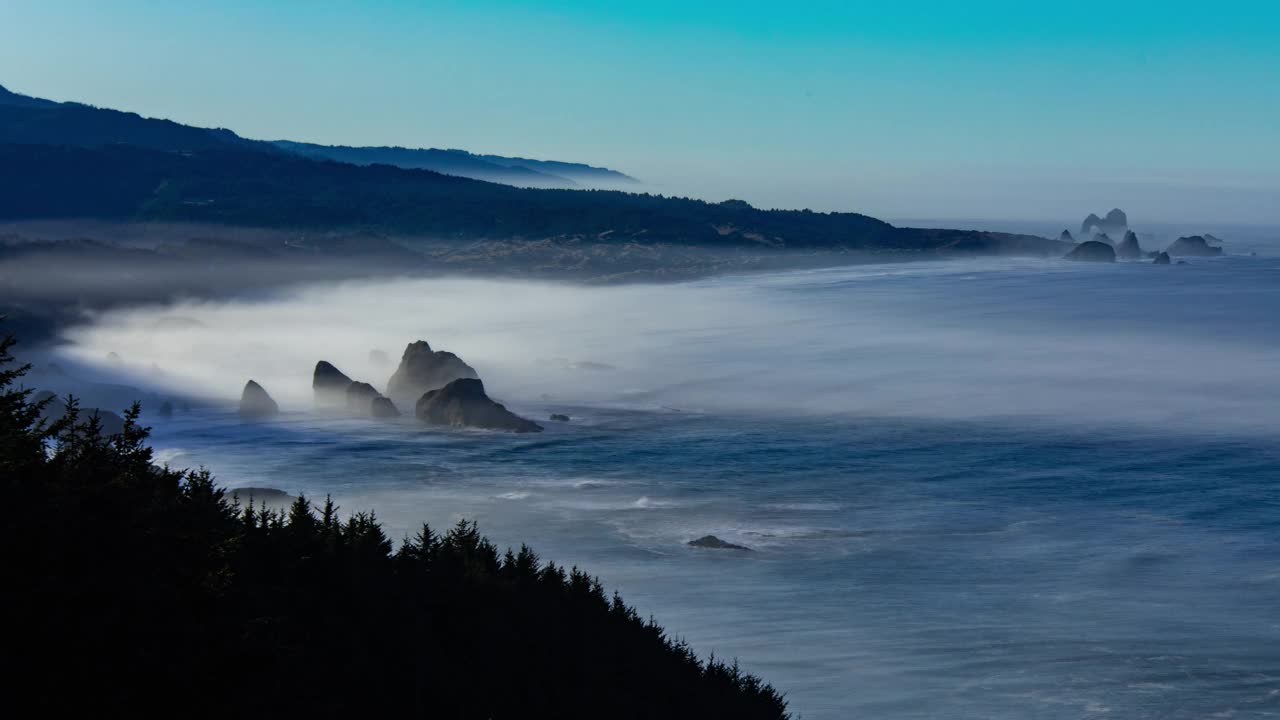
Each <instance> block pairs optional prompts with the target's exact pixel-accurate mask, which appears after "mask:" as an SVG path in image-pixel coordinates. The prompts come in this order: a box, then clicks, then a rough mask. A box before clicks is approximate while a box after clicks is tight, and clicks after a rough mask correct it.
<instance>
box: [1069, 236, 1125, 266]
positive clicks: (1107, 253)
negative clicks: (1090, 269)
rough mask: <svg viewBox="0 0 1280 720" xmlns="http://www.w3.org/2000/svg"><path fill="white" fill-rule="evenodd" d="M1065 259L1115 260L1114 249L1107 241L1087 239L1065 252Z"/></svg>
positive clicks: (1081, 260) (1079, 260) (1078, 260)
mask: <svg viewBox="0 0 1280 720" xmlns="http://www.w3.org/2000/svg"><path fill="white" fill-rule="evenodd" d="M1066 259H1067V260H1075V261H1076V262H1115V261H1116V251H1115V248H1113V247H1111V246H1110V245H1108V244H1107V243H1104V242H1098V241H1097V240H1088V241H1086V242H1082V243H1080V244H1079V245H1077V246H1076V247H1075V249H1074V250H1072V251H1071V252H1069V253H1067V254H1066Z"/></svg>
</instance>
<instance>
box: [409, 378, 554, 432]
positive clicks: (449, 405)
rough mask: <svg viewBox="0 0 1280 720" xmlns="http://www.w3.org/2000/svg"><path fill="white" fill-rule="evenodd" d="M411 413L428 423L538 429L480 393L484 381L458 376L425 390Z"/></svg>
mask: <svg viewBox="0 0 1280 720" xmlns="http://www.w3.org/2000/svg"><path fill="white" fill-rule="evenodd" d="M414 415H415V416H417V418H418V419H419V420H422V421H423V422H427V423H431V424H432V425H450V426H453V427H474V428H484V429H487V430H507V431H510V432H539V431H541V430H542V427H541V426H540V425H538V424H537V423H535V422H533V421H531V420H525V419H524V418H522V417H520V416H518V415H516V414H515V413H512V412H511V411H510V410H507V409H506V408H505V407H503V406H502V405H500V404H498V403H496V402H494V401H492V400H490V399H489V396H488V395H486V394H485V392H484V383H482V382H480V380H478V379H476V378H460V379H458V380H454V381H453V382H451V383H449V384H448V385H445V386H444V387H442V388H440V389H438V390H431V391H428V392H427V393H426V394H424V395H423V396H422V397H421V398H420V399H419V400H418V403H417V405H415V406H414Z"/></svg>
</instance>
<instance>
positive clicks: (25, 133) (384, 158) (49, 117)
mask: <svg viewBox="0 0 1280 720" xmlns="http://www.w3.org/2000/svg"><path fill="white" fill-rule="evenodd" d="M0 143H18V144H44V145H71V146H77V147H100V146H103V145H114V144H127V145H135V146H137V147H144V148H151V149H154V150H171V151H197V150H211V149H219V148H237V149H242V150H257V151H262V152H273V153H277V152H289V153H293V154H298V155H303V156H305V157H310V158H316V159H323V160H334V161H337V162H345V163H351V164H353V165H373V164H383V165H394V166H397V167H402V168H407V169H421V170H433V171H435V172H439V173H444V174H446V175H456V176H458V177H466V178H472V179H475V180H484V181H487V182H496V183H503V184H506V185H516V186H520V187H558V188H570V187H578V186H586V187H601V186H606V185H609V186H613V185H624V184H634V183H635V182H636V181H635V179H634V178H631V177H629V176H627V175H624V174H623V173H620V172H617V171H615V170H609V169H606V168H598V167H592V166H590V165H583V164H580V163H567V162H557V161H549V160H527V159H524V158H508V157H502V156H500V155H475V154H472V153H469V152H467V151H465V150H437V149H413V148H402V147H346V146H329V145H316V144H313V143H301V142H293V141H290V140H277V141H274V142H264V141H260V140H249V139H246V138H242V137H240V136H239V135H237V134H236V133H234V132H232V131H230V130H226V129H221V128H219V129H208V128H199V127H193V126H190V125H182V124H180V123H176V122H173V121H171V120H158V119H153V118H144V117H142V116H141V115H138V114H137V113H131V112H121V111H119V110H109V109H105V108H98V107H93V106H91V105H83V104H80V103H74V102H64V103H60V102H54V101H52V100H44V99H41V98H36V97H29V96H27V95H20V94H18V93H14V92H11V91H9V90H7V89H5V88H4V87H3V86H0Z"/></svg>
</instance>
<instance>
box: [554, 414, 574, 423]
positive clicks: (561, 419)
mask: <svg viewBox="0 0 1280 720" xmlns="http://www.w3.org/2000/svg"><path fill="white" fill-rule="evenodd" d="M551 420H552V421H553V422H569V420H570V418H569V416H568V415H562V414H561V413H551Z"/></svg>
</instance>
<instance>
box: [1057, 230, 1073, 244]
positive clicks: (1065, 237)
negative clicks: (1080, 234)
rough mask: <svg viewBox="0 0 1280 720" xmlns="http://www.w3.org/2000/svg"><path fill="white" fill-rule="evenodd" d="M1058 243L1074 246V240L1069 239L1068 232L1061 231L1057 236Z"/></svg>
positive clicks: (1069, 233)
mask: <svg viewBox="0 0 1280 720" xmlns="http://www.w3.org/2000/svg"><path fill="white" fill-rule="evenodd" d="M1058 242H1064V243H1071V244H1072V245H1075V244H1076V239H1075V238H1073V237H1071V231H1070V230H1063V231H1062V234H1061V235H1059V236H1058Z"/></svg>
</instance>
